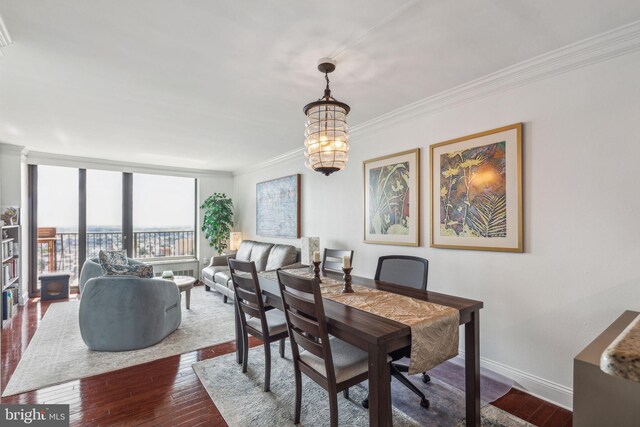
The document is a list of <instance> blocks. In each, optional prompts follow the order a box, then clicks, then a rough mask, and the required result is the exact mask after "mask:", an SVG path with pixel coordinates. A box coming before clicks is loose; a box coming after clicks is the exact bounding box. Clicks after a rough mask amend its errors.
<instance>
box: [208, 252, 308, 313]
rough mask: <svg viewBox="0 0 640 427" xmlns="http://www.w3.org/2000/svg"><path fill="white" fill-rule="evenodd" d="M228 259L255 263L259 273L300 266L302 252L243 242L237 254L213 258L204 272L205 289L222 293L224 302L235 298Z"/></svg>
mask: <svg viewBox="0 0 640 427" xmlns="http://www.w3.org/2000/svg"><path fill="white" fill-rule="evenodd" d="M228 258H235V259H238V260H240V261H253V262H255V263H256V270H257V271H258V272H261V271H270V270H275V269H278V268H293V267H295V266H299V265H300V264H299V262H300V251H299V250H298V249H296V247H295V246H291V245H274V244H273V243H264V242H256V241H254V240H243V241H242V243H240V247H239V248H238V251H237V252H236V253H235V254H232V255H221V256H216V257H212V258H211V262H210V263H209V265H208V266H207V267H205V268H204V269H203V270H202V280H203V282H204V285H205V289H206V290H210V289H213V290H215V291H217V292H219V293H221V294H222V299H223V302H227V299H228V298H231V299H233V298H234V296H233V295H234V294H233V282H232V281H231V275H230V274H229V266H228V264H227V259H228Z"/></svg>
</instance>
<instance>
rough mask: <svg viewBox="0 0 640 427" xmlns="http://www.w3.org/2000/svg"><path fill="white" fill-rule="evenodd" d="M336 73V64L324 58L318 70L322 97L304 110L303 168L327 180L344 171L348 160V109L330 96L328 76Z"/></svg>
mask: <svg viewBox="0 0 640 427" xmlns="http://www.w3.org/2000/svg"><path fill="white" fill-rule="evenodd" d="M335 69H336V63H335V61H333V60H331V59H329V58H323V59H321V60H320V63H319V64H318V70H319V71H320V72H321V73H324V78H325V80H326V81H327V87H326V88H325V90H324V96H323V97H322V98H320V99H319V100H317V101H314V102H311V103H309V104H307V105H305V106H304V109H303V111H304V114H305V115H306V116H307V121H306V124H305V132H304V136H305V140H304V146H305V151H304V155H305V157H306V158H307V161H306V166H307V167H308V168H309V169H311V170H314V171H317V172H320V173H323V174H325V175H327V176H329V175H330V174H332V173H333V172H337V171H340V170H342V169H344V166H345V164H346V163H347V160H349V156H348V155H347V152H348V151H349V132H348V126H347V114H349V110H350V108H349V106H348V105H347V104H345V103H343V102H339V101H337V100H336V99H335V98H333V97H332V96H331V90H330V89H329V75H328V74H329V73H331V72H332V71H333V70H335Z"/></svg>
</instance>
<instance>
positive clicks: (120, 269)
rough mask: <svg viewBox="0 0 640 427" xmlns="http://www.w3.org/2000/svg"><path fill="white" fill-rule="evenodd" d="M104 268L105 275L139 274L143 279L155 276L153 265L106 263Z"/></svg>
mask: <svg viewBox="0 0 640 427" xmlns="http://www.w3.org/2000/svg"><path fill="white" fill-rule="evenodd" d="M102 269H103V270H104V271H105V276H137V277H141V278H143V279H152V278H153V266H151V265H145V264H138V265H114V264H104V265H103V266H102Z"/></svg>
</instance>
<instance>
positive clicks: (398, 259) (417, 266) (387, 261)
mask: <svg viewBox="0 0 640 427" xmlns="http://www.w3.org/2000/svg"><path fill="white" fill-rule="evenodd" d="M374 278H375V280H381V281H383V282H387V283H390V284H393V285H398V286H406V287H409V288H415V289H421V290H423V291H426V290H427V279H428V278H429V261H428V260H426V259H424V258H419V257H414V256H407V255H388V256H381V257H380V258H378V266H377V267H376V275H375V277H374ZM390 356H391V359H392V362H391V376H392V377H394V378H396V379H397V380H398V381H400V382H401V383H402V384H404V385H405V386H406V387H407V388H408V389H409V390H411V391H412V392H414V393H415V394H417V395H418V397H420V406H422V407H424V408H427V409H428V408H429V400H428V399H427V397H426V396H425V395H424V393H423V392H422V391H421V390H420V389H419V388H418V387H416V386H415V385H413V383H412V382H411V381H409V379H408V378H407V377H405V376H404V375H403V372H409V367H408V366H407V365H403V364H401V363H394V362H396V361H398V360H400V359H403V358H405V357H410V356H411V348H403V349H400V350H397V351H394V352H392V353H391V355H390ZM429 381H431V378H430V377H429V375H427V373H426V372H423V373H422V382H424V383H428V382H429ZM362 406H364V407H365V408H368V407H369V398H368V397H367V398H366V399H365V400H363V401H362Z"/></svg>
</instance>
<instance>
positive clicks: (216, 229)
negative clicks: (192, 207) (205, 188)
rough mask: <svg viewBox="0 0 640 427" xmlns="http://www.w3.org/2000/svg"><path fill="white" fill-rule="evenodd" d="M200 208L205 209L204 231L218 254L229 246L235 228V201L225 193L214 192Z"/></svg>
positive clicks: (210, 244)
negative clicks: (230, 235)
mask: <svg viewBox="0 0 640 427" xmlns="http://www.w3.org/2000/svg"><path fill="white" fill-rule="evenodd" d="M200 209H202V210H204V219H203V220H202V231H204V234H205V237H206V238H207V240H208V241H209V246H211V247H213V248H215V249H216V251H218V255H220V254H222V252H223V251H224V250H225V249H226V248H227V242H228V241H229V233H230V232H231V228H233V202H232V201H231V199H230V198H228V197H227V195H226V194H224V193H214V194H213V195H211V196H209V197H208V198H207V200H205V201H204V203H203V204H202V206H200Z"/></svg>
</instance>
